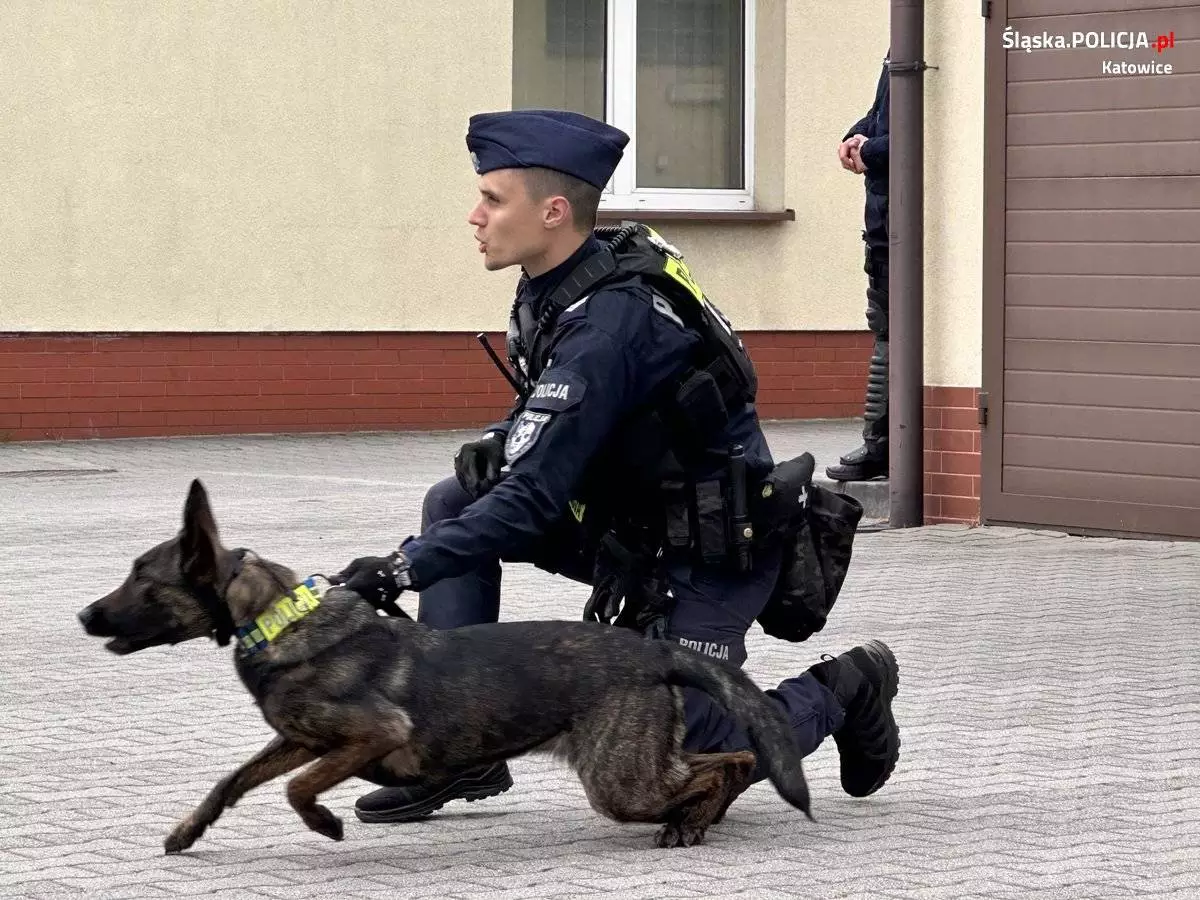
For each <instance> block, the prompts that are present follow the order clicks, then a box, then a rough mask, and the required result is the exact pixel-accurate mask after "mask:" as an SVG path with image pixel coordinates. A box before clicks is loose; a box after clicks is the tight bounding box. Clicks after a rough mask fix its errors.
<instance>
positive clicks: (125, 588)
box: [79, 479, 237, 655]
mask: <svg viewBox="0 0 1200 900" xmlns="http://www.w3.org/2000/svg"><path fill="white" fill-rule="evenodd" d="M236 560H237V554H235V553H233V552H231V551H229V550H226V549H225V548H224V547H222V546H221V542H220V539H219V537H218V535H217V523H216V521H215V520H214V519H213V514H212V509H211V508H210V507H209V504H208V492H207V491H205V490H204V485H203V484H201V483H200V481H199V479H197V480H195V481H193V482H192V486H191V489H190V490H189V491H188V498H187V503H186V504H185V505H184V509H183V528H182V529H181V530H180V532H179V534H177V535H176V536H175V537H173V538H171V539H170V540H169V541H163V542H162V543H161V544H159V545H158V546H156V547H152V548H151V549H150V550H147V551H146V552H145V553H143V554H142V555H141V556H139V557H138V558H137V559H136V560H134V562H133V568H132V569H131V570H130V572H129V576H128V577H127V578H126V579H125V582H124V583H123V584H122V585H121V586H120V587H118V588H117V589H116V590H115V591H113V592H112V593H111V594H108V595H107V596H104V597H101V598H100V599H99V600H97V601H96V602H95V603H92V604H90V605H89V606H87V607H85V608H84V609H83V610H81V611H80V613H79V621H80V622H81V623H82V624H83V628H84V630H85V631H86V632H87V633H88V634H90V635H94V636H96V637H107V638H112V640H110V641H109V642H108V643H106V644H105V647H107V648H108V649H109V650H111V651H112V652H113V653H116V654H119V655H124V654H126V653H134V652H136V651H138V650H144V649H145V648H147V647H156V646H159V645H160V644H178V643H179V642H180V641H189V640H192V639H193V638H199V637H216V638H217V639H218V642H219V643H223V644H224V643H228V640H229V633H230V631H231V629H232V621H231V620H230V619H229V612H228V608H227V607H226V606H225V605H224V603H223V602H222V601H221V600H220V598H219V591H220V587H221V586H222V585H223V584H226V583H227V581H228V579H229V577H231V574H232V571H233V569H234V567H235V565H236Z"/></svg>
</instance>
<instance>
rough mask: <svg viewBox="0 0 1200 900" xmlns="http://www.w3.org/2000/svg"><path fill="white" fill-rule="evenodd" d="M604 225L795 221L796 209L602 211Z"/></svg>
mask: <svg viewBox="0 0 1200 900" xmlns="http://www.w3.org/2000/svg"><path fill="white" fill-rule="evenodd" d="M597 218H599V220H600V221H601V222H620V221H622V220H625V219H631V220H633V221H635V222H730V223H735V222H736V223H743V222H744V223H749V222H794V221H796V211H795V210H794V209H770V210H767V209H726V210H720V209H707V210H706V209H696V210H693V209H603V208H602V209H601V210H600V211H599V214H598V216H597Z"/></svg>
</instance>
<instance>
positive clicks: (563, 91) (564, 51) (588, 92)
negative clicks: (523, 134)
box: [513, 0, 607, 120]
mask: <svg viewBox="0 0 1200 900" xmlns="http://www.w3.org/2000/svg"><path fill="white" fill-rule="evenodd" d="M606 6H607V0H514V3H513V109H531V108H532V109H537V108H550V109H570V110H574V111H575V112H580V113H583V114H585V115H588V116H592V117H593V118H596V119H601V120H603V119H604V52H605V38H606V30H605V8H606Z"/></svg>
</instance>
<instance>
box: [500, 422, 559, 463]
mask: <svg viewBox="0 0 1200 900" xmlns="http://www.w3.org/2000/svg"><path fill="white" fill-rule="evenodd" d="M552 418H553V416H552V415H551V414H550V413H544V412H531V411H530V410H528V409H526V410H524V411H523V412H522V413H521V414H520V415H519V416H517V421H515V422H514V423H513V427H512V430H511V431H509V432H508V437H507V438H506V439H505V441H504V459H505V460H506V461H507V462H508V464H509V465H512V464H513V463H515V462H516V461H517V460H518V459H520V458H521V457H522V456H524V455H525V454H526V453H528V452H529V451H530V449H531V448H532V447H533V445H534V444H536V443H537V440H538V438H539V437H541V436H542V429H544V428H545V427H546V423H547V422H549V421H550V420H551V419H552Z"/></svg>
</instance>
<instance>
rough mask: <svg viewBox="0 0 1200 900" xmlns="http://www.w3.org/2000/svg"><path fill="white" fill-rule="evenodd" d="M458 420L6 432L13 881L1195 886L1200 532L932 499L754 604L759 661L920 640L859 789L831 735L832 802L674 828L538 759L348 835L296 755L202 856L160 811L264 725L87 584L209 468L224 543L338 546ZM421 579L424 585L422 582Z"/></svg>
mask: <svg viewBox="0 0 1200 900" xmlns="http://www.w3.org/2000/svg"><path fill="white" fill-rule="evenodd" d="M856 432H857V426H856V425H855V424H854V423H790V424H786V425H785V424H772V425H770V426H769V434H770V436H771V438H772V444H773V447H774V448H775V449H776V454H777V456H780V457H782V456H784V455H790V454H791V453H793V452H795V451H797V450H799V449H802V448H803V447H806V446H808V447H813V448H814V449H816V451H817V453H816V455H817V456H818V463H819V464H820V465H825V464H826V463H828V462H830V461H832V457H833V456H834V455H836V452H837V451H844V450H845V449H848V448H849V447H851V446H853V443H854V439H855V436H856ZM462 439H463V434H462V433H443V434H422V435H417V434H392V435H356V436H322V437H270V438H219V439H193V440H157V441H155V440H139V441H113V442H95V443H67V444H24V445H7V446H0V535H2V537H0V583H2V584H3V610H4V616H5V621H4V628H3V639H2V640H0V679H2V681H0V722H2V723H3V725H2V727H3V741H2V742H0V895H2V896H6V897H7V896H19V897H31V898H32V897H50V896H64V895H76V894H77V895H81V896H87V897H156V896H163V895H170V896H185V895H203V894H222V895H226V896H238V897H270V898H291V897H309V896H338V897H384V896H388V897H398V896H399V897H495V898H524V897H576V896H588V895H593V894H609V893H611V894H614V895H618V896H621V897H628V898H638V897H671V898H676V897H737V896H746V897H750V896H754V897H756V898H764V900H765V898H778V897H886V898H892V897H895V898H899V897H955V898H957V897H997V898H999V897H1026V896H1044V897H1078V898H1094V897H1127V896H1139V897H1141V896H1147V897H1148V896H1155V897H1165V896H1177V897H1195V896H1197V893H1198V892H1200V876H1198V874H1197V873H1198V871H1200V790H1198V788H1197V781H1198V780H1200V762H1198V756H1200V751H1198V750H1197V745H1198V743H1200V697H1198V688H1200V653H1198V652H1197V650H1196V646H1195V644H1196V641H1197V637H1198V636H1200V545H1197V544H1188V543H1157V542H1137V541H1117V540H1109V539H1083V538H1074V537H1067V536H1063V535H1057V534H1053V533H1045V532H1033V531H1021V530H1014V529H990V528H983V529H968V528H965V527H958V526H936V527H930V528H924V529H913V530H909V531H904V532H882V533H876V534H863V535H862V536H860V538H859V540H858V543H857V544H856V557H855V563H854V565H853V566H852V567H851V571H850V575H849V578H848V580H847V583H846V586H845V589H844V591H843V594H842V598H841V599H840V600H839V603H838V606H837V608H836V610H835V613H834V615H833V616H832V619H831V621H830V623H829V625H828V626H827V628H826V629H825V631H824V632H822V633H821V634H819V635H817V636H816V637H815V638H813V639H812V640H811V641H809V642H808V643H806V644H804V645H789V644H785V643H782V642H778V641H773V640H770V639H768V638H766V637H765V636H763V635H762V633H761V632H760V631H759V630H758V629H757V628H755V630H754V631H753V632H752V635H751V641H750V655H751V659H750V663H749V664H748V666H747V668H748V670H749V671H750V673H751V674H752V675H753V676H754V677H755V678H756V679H757V680H758V681H759V683H760V684H762V685H763V686H769V685H772V684H774V683H775V682H776V681H777V680H779V679H781V678H784V677H787V676H789V675H792V674H795V673H796V672H799V671H801V670H802V669H804V668H805V667H807V666H808V665H810V664H811V663H813V662H815V661H816V660H817V658H818V656H819V654H820V653H822V652H834V653H836V652H840V651H842V650H844V649H846V648H848V647H850V646H851V645H853V644H854V643H856V642H858V641H860V640H863V639H865V638H868V637H879V638H883V639H885V640H886V641H888V642H889V643H890V644H891V645H892V647H893V648H894V649H895V650H896V653H897V655H898V657H899V659H900V661H901V666H902V671H901V689H900V695H899V697H898V699H897V706H896V708H897V713H898V717H899V719H900V721H901V723H902V728H903V737H904V749H903V755H902V758H901V761H900V765H899V766H898V768H897V770H896V773H895V775H894V776H893V779H892V781H891V782H890V783H889V784H888V785H887V786H886V787H885V788H884V789H883V790H882V791H880V792H879V793H878V794H876V795H875V796H874V797H872V798H869V799H866V800H855V799H852V798H850V797H848V796H846V795H845V794H843V793H842V791H841V789H840V788H839V786H838V776H837V753H836V748H835V747H834V746H833V743H832V741H829V742H827V743H826V745H824V746H822V747H821V748H820V749H819V750H818V751H817V752H816V753H815V754H814V755H813V756H812V757H810V759H809V760H808V766H807V771H808V773H809V778H810V781H811V784H812V788H813V792H814V801H815V802H814V812H815V815H816V816H817V818H818V822H817V823H815V824H814V823H812V822H809V821H807V820H805V819H804V818H803V817H802V816H800V815H798V814H797V813H796V812H795V811H794V810H792V809H790V808H789V807H787V806H786V805H785V804H784V803H783V801H782V800H781V799H779V798H778V796H776V795H775V793H774V792H773V790H772V789H771V788H770V787H769V786H767V785H756V786H755V787H754V788H752V789H751V790H750V791H749V792H747V793H746V794H745V795H743V797H742V798H741V799H740V800H739V801H738V802H737V803H736V804H735V805H734V806H733V807H732V808H731V810H730V812H729V815H728V818H727V819H726V821H725V822H724V823H723V824H722V825H720V826H718V827H717V828H715V829H714V830H713V831H711V832H710V834H709V839H708V842H707V843H706V844H705V845H703V846H701V847H697V848H692V849H690V850H675V851H663V850H656V849H652V847H651V838H652V835H653V831H654V829H653V827H651V826H621V825H617V824H615V823H612V822H609V821H607V820H605V819H602V818H600V817H598V816H597V815H595V814H594V813H593V812H592V811H591V810H590V808H589V807H588V806H587V803H586V801H585V799H584V796H583V793H582V790H581V789H580V787H579V785H578V782H576V781H575V780H574V778H573V777H572V776H570V775H569V774H568V773H567V772H566V771H565V770H563V769H561V768H559V767H557V765H555V764H553V763H551V762H549V761H548V760H544V759H541V758H526V759H521V760H518V761H516V762H515V763H514V765H513V770H514V776H515V779H516V785H515V787H514V788H513V789H512V790H511V791H509V792H508V793H506V794H504V795H502V796H500V797H497V798H494V799H491V800H487V801H485V802H482V803H475V804H471V805H469V806H468V805H466V804H462V803H458V804H453V805H452V806H450V807H448V808H447V809H445V810H443V811H442V813H441V814H439V815H438V816H436V817H435V818H432V819H429V820H427V821H425V822H423V823H419V824H410V825H401V826H367V825H363V824H362V823H360V822H358V820H357V819H355V818H354V816H353V812H352V810H351V807H352V805H353V801H354V798H355V797H356V796H357V795H358V794H359V793H361V792H362V791H363V790H365V789H366V788H367V785H366V784H365V783H363V782H360V781H357V780H354V781H351V782H347V783H345V784H343V785H341V786H339V787H338V788H336V789H334V790H333V791H331V792H329V793H328V794H327V795H326V796H325V800H326V803H327V805H329V806H330V807H331V808H332V809H333V810H334V811H335V812H337V813H338V814H340V815H342V816H343V817H344V818H345V821H346V839H345V840H344V841H343V842H341V843H334V842H331V841H328V840H326V839H324V838H322V837H319V836H318V835H315V834H313V833H311V832H308V831H307V830H305V829H304V827H303V826H302V825H301V823H300V822H299V821H298V819H297V818H296V817H295V815H294V814H293V813H292V812H291V810H290V809H289V808H288V807H287V805H286V801H285V799H284V796H283V782H282V781H278V782H273V783H270V784H268V785H266V786H264V787H262V788H260V789H258V790H257V791H255V792H253V793H251V794H250V795H249V796H247V797H246V798H245V799H244V800H243V801H242V802H241V803H240V804H239V805H238V806H237V808H236V809H234V810H230V811H228V812H227V813H226V814H225V816H224V817H223V818H222V819H221V820H220V822H218V823H217V824H216V825H215V826H213V828H211V829H210V831H209V832H208V834H206V835H205V836H204V838H203V839H201V841H200V842H199V843H198V844H197V845H196V847H195V848H194V849H193V850H192V851H191V852H189V853H187V854H183V855H180V856H174V857H165V856H163V855H162V845H161V842H162V839H163V837H164V836H165V834H166V833H167V831H168V830H169V829H170V828H171V827H172V825H173V824H174V823H175V821H176V820H177V819H179V818H180V817H181V816H182V815H184V814H185V813H186V812H187V811H188V810H190V809H191V807H192V806H193V805H194V804H196V803H197V802H198V801H199V800H200V798H201V797H202V796H203V794H204V793H205V792H206V791H207V790H208V789H209V787H211V785H212V784H213V783H214V782H215V781H216V780H217V779H218V778H220V777H221V776H222V775H224V774H225V773H226V772H228V771H229V770H231V769H232V768H234V767H235V766H236V765H238V764H240V763H241V762H242V761H244V760H245V759H246V758H247V756H248V755H249V754H250V753H252V752H253V751H255V750H257V749H258V748H259V747H261V746H262V745H263V744H264V743H265V742H266V740H267V739H268V736H269V729H268V728H267V726H266V725H265V724H264V723H263V722H262V720H261V718H260V717H259V715H258V713H257V711H256V710H255V708H254V706H253V703H252V702H251V700H250V698H249V697H248V696H247V695H246V694H244V693H243V691H242V690H241V688H240V686H239V685H238V683H237V680H236V677H235V676H234V673H233V668H232V666H231V664H230V661H229V658H228V653H227V652H226V651H224V650H218V649H217V648H216V647H215V646H214V645H212V644H208V643H205V642H200V641H195V642H191V643H188V644H183V645H180V646H178V647H175V648H157V649H151V650H146V651H143V652H142V653H138V654H135V655H133V656H129V657H125V658H116V657H113V656H111V655H110V654H108V653H106V652H105V651H104V650H103V648H102V646H101V642H100V641H97V640H93V639H88V638H87V637H86V636H85V635H84V634H83V632H82V630H81V629H80V627H79V626H78V624H77V623H76V621H75V618H74V615H75V612H76V611H77V610H78V609H79V608H81V607H82V606H83V605H84V604H85V603H87V602H89V601H90V600H91V599H94V598H95V597H97V596H99V595H101V594H103V593H106V592H107V591H109V590H110V589H112V588H113V587H115V586H116V584H118V583H119V582H120V581H121V580H122V579H123V578H124V576H125V573H126V571H127V568H128V565H129V563H130V561H131V560H132V558H133V557H134V556H135V555H136V554H137V553H139V552H141V551H142V550H144V549H146V548H148V547H149V546H150V545H151V544H153V543H155V542H157V541H159V540H161V539H163V538H165V537H166V536H168V535H169V534H171V533H173V531H174V530H175V529H176V528H177V527H178V523H179V517H180V513H181V510H182V506H183V499H184V496H185V492H186V489H187V485H188V482H189V480H190V479H191V478H192V477H193V476H196V475H198V476H200V477H202V478H203V479H204V480H205V482H206V484H207V486H208V488H209V491H210V493H211V496H212V500H213V504H214V507H215V510H216V513H217V517H218V522H219V523H220V525H221V527H222V533H223V536H224V538H225V540H226V543H227V544H229V545H230V546H238V545H242V546H249V547H252V548H255V549H256V550H258V551H259V552H260V553H262V554H264V555H267V556H269V557H271V558H274V559H277V560H279V561H280V562H283V563H286V564H288V565H290V566H292V567H294V568H296V569H297V570H299V571H304V572H308V571H334V570H336V569H337V568H339V567H340V566H341V565H342V564H344V563H345V562H347V561H348V560H350V559H351V558H353V557H355V556H358V555H362V554H364V553H373V552H379V551H383V550H386V549H388V548H389V547H391V546H393V545H394V543H395V541H396V540H398V539H400V538H403V537H404V536H405V535H407V534H409V533H410V532H412V531H414V530H415V528H416V526H417V522H418V510H419V503H420V499H421V496H422V493H423V490H424V488H425V487H426V486H427V485H428V484H429V483H431V482H432V481H434V480H435V479H436V478H438V477H441V476H442V475H443V474H445V473H447V472H448V471H449V459H450V456H451V454H452V452H453V449H454V448H455V447H457V445H458V443H460V442H461V440H462ZM583 599H584V592H583V591H582V590H581V589H580V588H579V586H577V585H573V584H570V583H566V582H562V581H559V580H556V579H554V578H552V577H550V576H547V575H545V574H543V573H540V572H537V571H536V570H533V569H531V568H528V567H512V568H511V569H510V570H509V573H508V575H507V576H506V580H505V582H504V606H503V611H502V616H503V617H504V618H505V619H519V618H551V617H561V618H569V619H574V618H576V617H577V616H578V615H579V611H580V609H581V607H582V603H583ZM407 605H408V606H409V607H410V609H411V608H415V607H414V601H413V600H411V599H410V600H409V601H408V603H407Z"/></svg>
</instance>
